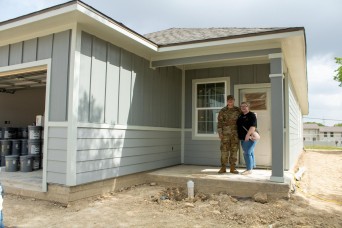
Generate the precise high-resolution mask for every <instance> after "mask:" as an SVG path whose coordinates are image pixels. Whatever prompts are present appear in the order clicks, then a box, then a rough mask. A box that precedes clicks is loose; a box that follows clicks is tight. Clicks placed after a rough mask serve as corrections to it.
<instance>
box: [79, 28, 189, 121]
mask: <svg viewBox="0 0 342 228" xmlns="http://www.w3.org/2000/svg"><path fill="white" fill-rule="evenodd" d="M79 82H80V85H79V109H78V121H79V122H81V123H101V124H102V123H106V124H112V125H114V124H120V125H135V126H149V127H167V128H180V127H181V88H182V86H181V83H182V73H181V70H179V69H177V68H175V67H166V68H161V69H155V70H154V69H151V68H150V67H149V61H147V60H145V59H143V58H141V57H139V56H137V55H135V54H132V53H130V52H128V51H126V50H124V49H122V48H119V47H117V46H115V45H113V44H110V43H108V42H105V41H103V40H101V39H99V38H97V37H95V36H93V35H91V34H88V33H86V32H82V39H81V68H80V80H79Z"/></svg>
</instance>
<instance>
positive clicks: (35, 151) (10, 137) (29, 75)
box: [0, 66, 47, 172]
mask: <svg viewBox="0 0 342 228" xmlns="http://www.w3.org/2000/svg"><path fill="white" fill-rule="evenodd" d="M46 75H47V69H46V67H45V66H39V67H30V68H23V69H16V70H10V71H5V72H1V73H0V104H1V112H0V133H1V134H0V146H1V147H0V148H1V150H0V151H1V158H0V162H1V167H2V171H6V172H16V171H21V172H31V171H36V170H39V169H41V168H42V154H43V153H42V148H43V147H42V145H43V132H44V131H43V125H44V121H43V119H44V118H43V116H44V112H45V97H46V95H45V94H46V81H47V80H46V78H47V77H46Z"/></svg>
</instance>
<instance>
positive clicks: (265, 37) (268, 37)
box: [158, 31, 304, 53]
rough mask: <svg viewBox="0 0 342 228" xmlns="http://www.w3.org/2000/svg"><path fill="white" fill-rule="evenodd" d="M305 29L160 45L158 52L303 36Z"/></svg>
mask: <svg viewBox="0 0 342 228" xmlns="http://www.w3.org/2000/svg"><path fill="white" fill-rule="evenodd" d="M303 35H304V32H303V31H294V32H285V33H275V34H268V35H261V36H252V37H243V38H236V39H234V38H233V39H223V40H217V41H209V42H198V43H192V44H183V45H177V44H176V45H174V46H169V47H160V48H159V49H158V52H160V53H162V52H170V51H182V50H186V49H194V48H203V47H213V46H220V45H229V44H238V43H247V42H255V41H264V40H274V39H284V38H287V37H291V36H303Z"/></svg>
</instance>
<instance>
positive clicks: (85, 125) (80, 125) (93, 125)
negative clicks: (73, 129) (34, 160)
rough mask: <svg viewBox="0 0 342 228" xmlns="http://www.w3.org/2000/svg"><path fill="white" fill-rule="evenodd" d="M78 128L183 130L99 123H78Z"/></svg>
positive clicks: (178, 129) (179, 129)
mask: <svg viewBox="0 0 342 228" xmlns="http://www.w3.org/2000/svg"><path fill="white" fill-rule="evenodd" d="M77 127H78V128H100V129H120V130H138V131H182V129H181V128H166V127H145V126H134V125H133V126H128V125H111V124H97V123H78V124H77Z"/></svg>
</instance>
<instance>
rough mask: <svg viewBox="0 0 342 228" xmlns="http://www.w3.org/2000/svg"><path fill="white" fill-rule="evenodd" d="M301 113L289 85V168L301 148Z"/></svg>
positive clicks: (293, 163)
mask: <svg viewBox="0 0 342 228" xmlns="http://www.w3.org/2000/svg"><path fill="white" fill-rule="evenodd" d="M301 120H302V114H301V111H300V107H299V104H298V100H297V99H296V96H295V94H294V92H293V89H292V86H291V85H289V167H287V168H289V169H291V168H292V167H293V166H294V165H295V162H296V160H297V158H298V156H299V153H300V152H301V151H302V148H303V137H302V121H301Z"/></svg>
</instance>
